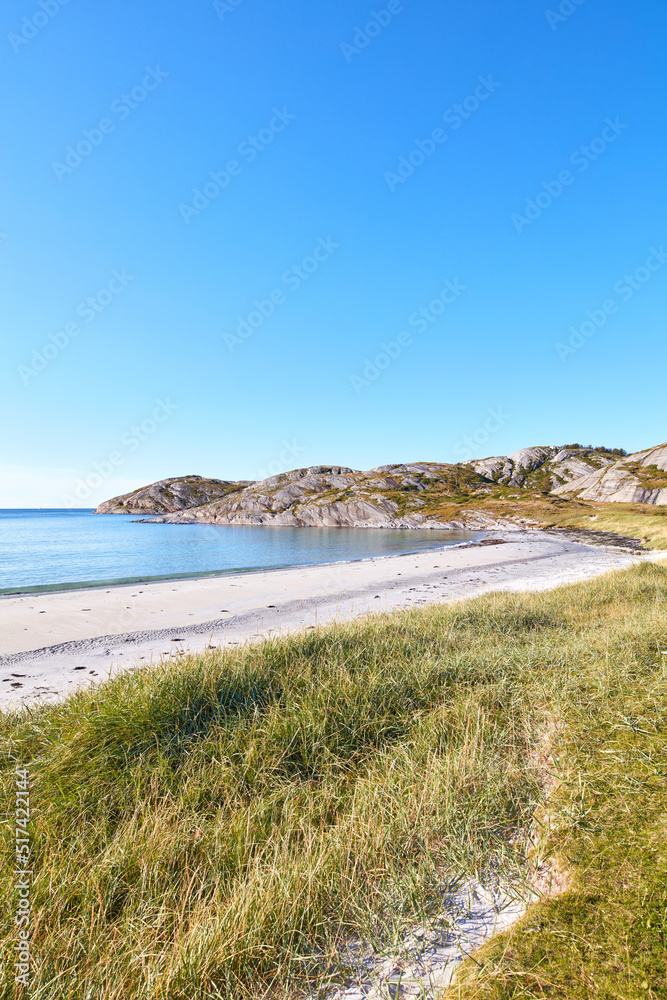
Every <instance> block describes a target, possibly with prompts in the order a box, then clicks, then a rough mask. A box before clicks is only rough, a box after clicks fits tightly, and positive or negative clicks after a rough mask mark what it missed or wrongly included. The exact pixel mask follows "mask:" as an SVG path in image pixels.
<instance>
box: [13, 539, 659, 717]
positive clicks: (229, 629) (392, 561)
mask: <svg viewBox="0 0 667 1000" xmlns="http://www.w3.org/2000/svg"><path fill="white" fill-rule="evenodd" d="M494 537H496V538H499V539H504V540H505V541H504V544H501V545H482V546H479V545H472V546H470V545H468V546H463V547H456V548H454V547H452V548H446V549H433V550H430V551H428V552H421V553H420V554H418V555H402V556H394V557H390V558H384V559H374V560H367V561H363V562H353V563H336V564H333V565H324V566H309V567H300V568H294V569H288V570H277V571H271V572H259V573H248V574H239V575H235V576H224V577H215V578H209V579H197V580H184V581H167V582H161V583H148V584H132V585H129V586H128V585H123V586H118V587H112V588H110V589H108V588H107V589H83V590H77V591H65V592H61V593H49V594H40V595H30V596H25V597H9V598H3V599H0V706H1V707H3V708H7V707H9V706H11V705H18V704H20V703H21V702H24V701H30V702H34V701H35V700H36V699H52V698H54V697H61V696H63V695H65V694H68V693H70V692H71V691H73V690H75V689H76V688H77V687H80V686H82V685H84V686H85V685H88V684H91V683H96V682H97V681H100V680H104V679H105V678H107V677H109V676H110V674H113V673H115V672H116V671H118V670H126V669H132V668H135V667H138V666H145V665H147V664H149V663H150V662H156V661H160V660H161V659H163V658H164V657H169V656H175V655H179V654H180V653H182V652H185V651H196V650H200V649H203V648H205V647H206V646H208V645H213V646H225V645H228V646H233V645H239V644H242V643H245V642H248V641H252V640H256V639H258V638H261V637H264V636H269V635H276V634H280V633H283V634H284V633H287V632H295V631H299V630H301V629H306V628H309V627H312V626H314V625H317V624H323V623H325V622H330V621H333V620H345V619H350V618H353V617H355V616H357V615H361V614H364V613H367V612H371V611H381V610H382V611H384V610H391V609H394V608H404V607H415V606H417V605H421V604H427V603H432V602H436V601H451V600H456V599H460V598H462V597H469V596H472V595H474V594H480V593H483V592H485V591H490V590H543V589H546V588H549V587H554V586H557V585H559V584H561V583H569V582H573V581H576V580H584V579H588V578H590V577H593V576H596V575H598V574H600V573H604V572H607V571H608V570H613V569H620V568H624V567H627V566H630V565H633V564H634V563H637V562H640V561H642V560H643V559H646V558H647V556H638V555H636V554H634V553H628V552H624V551H611V550H607V549H602V548H598V547H595V548H593V547H588V546H584V545H579V544H576V543H573V542H569V541H566V540H563V539H561V538H559V537H555V536H550V535H548V534H546V533H541V532H523V531H516V532H505V533H502V534H501V533H498V534H496V535H494Z"/></svg>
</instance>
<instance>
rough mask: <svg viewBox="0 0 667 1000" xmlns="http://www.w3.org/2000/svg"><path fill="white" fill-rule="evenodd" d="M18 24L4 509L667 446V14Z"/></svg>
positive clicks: (8, 149) (167, 14)
mask: <svg viewBox="0 0 667 1000" xmlns="http://www.w3.org/2000/svg"><path fill="white" fill-rule="evenodd" d="M0 19H1V21H2V30H1V31H0V73H1V79H2V92H3V94H4V95H5V99H4V100H3V102H2V110H1V111H0V115H1V118H2V134H3V156H2V160H1V161H0V170H1V172H2V186H1V191H2V195H1V197H2V205H1V207H0V276H1V281H2V295H1V301H0V329H1V335H2V357H3V365H2V373H1V376H0V377H1V382H0V406H1V407H2V411H3V420H2V427H3V433H2V449H1V452H0V506H3V507H9V506H35V507H39V506H65V505H67V503H70V502H72V498H74V500H75V501H76V502H78V503H80V505H81V506H84V507H86V506H94V505H95V504H96V503H97V502H99V501H100V500H102V499H104V498H106V497H109V496H111V495H114V494H117V493H119V492H122V491H125V490H127V489H130V488H134V487H137V486H140V485H143V484H146V483H149V482H152V481H154V480H156V479H160V478H166V477H168V476H176V475H183V474H187V473H198V474H201V475H207V476H214V477H218V478H223V479H225V478H230V479H238V478H244V479H246V478H247V479H255V478H260V477H263V476H265V475H269V474H272V473H275V472H277V471H280V470H287V469H290V468H295V467H298V466H303V465H314V464H341V465H349V466H352V467H354V468H370V467H372V466H375V465H380V464H384V463H389V462H398V461H409V460H413V461H414V460H432V461H444V462H448V461H457V460H460V459H462V458H466V457H474V456H485V455H494V454H508V453H510V452H512V451H514V450H516V449H518V448H521V447H525V446H528V445H537V444H558V443H572V442H574V441H579V442H581V443H584V444H588V443H592V444H606V445H608V446H612V447H624V448H626V449H628V450H637V449H639V448H642V447H647V446H650V445H654V444H657V443H659V442H662V441H664V440H665V439H666V438H667V420H666V417H665V360H666V357H665V355H666V347H665V343H666V341H665V325H666V320H667V308H666V306H665V301H666V300H665V290H666V288H667V218H666V212H665V207H666V199H665V135H666V126H667V101H665V84H666V67H665V51H666V48H667V30H666V29H667V9H666V8H665V5H664V2H663V0H660V2H659V0H644V2H642V3H641V4H637V3H636V0H605V2H604V3H603V2H602V0H583V2H582V0H579V2H577V0H562V2H561V3H560V5H559V4H558V3H557V2H556V0H554V2H553V3H549V2H548V0H544V2H542V0H531V2H527V0H493V2H491V0H402V2H399V0H378V2H377V3H376V4H372V3H371V2H370V0H346V2H344V3H340V2H333V0H318V2H317V3H313V2H312V0H290V2H289V3H281V4H278V3H274V2H270V0H229V2H225V0H217V2H216V3H214V2H212V0H196V2H192V0H190V2H187V3H186V2H185V0H181V2H180V3H179V2H170V3H165V2H164V0H161V2H158V0H142V2H141V3H136V2H130V0H118V2H116V3H114V4H92V3H88V4H86V3H83V2H82V0H68V2H67V3H62V2H59V0H5V3H4V4H3V9H2V14H1V15H0ZM86 483H88V485H85V484H86ZM77 490H78V493H77V492H76V491H77ZM68 498H69V499H68Z"/></svg>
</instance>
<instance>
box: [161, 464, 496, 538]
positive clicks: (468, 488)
mask: <svg viewBox="0 0 667 1000" xmlns="http://www.w3.org/2000/svg"><path fill="white" fill-rule="evenodd" d="M487 488H492V484H491V483H489V482H488V480H486V479H485V478H484V477H483V476H480V475H478V474H477V473H476V472H474V471H473V470H471V469H468V468H466V467H464V466H455V465H439V464H437V463H414V464H411V465H384V466H380V467H379V468H377V469H371V470H370V471H369V472H358V471H356V470H354V469H348V468H343V467H341V466H319V465H318V466H311V467H310V468H308V469H295V470H294V471H293V472H286V473H281V474H280V475H278V476H272V477H271V478H270V479H265V480H264V481H263V482H260V483H253V484H252V485H250V486H246V487H245V488H243V489H241V490H239V491H235V492H233V493H230V495H228V496H226V497H224V498H223V499H218V500H214V501H213V502H212V503H208V504H205V505H203V506H200V507H197V508H195V509H191V510H183V511H181V512H179V513H174V514H165V515H164V516H162V517H159V518H156V519H154V521H156V522H160V523H163V524H188V523H193V522H194V523H206V524H238V525H256V524H271V525H276V526H286V527H294V528H297V527H298V528H305V527H311V528H346V527H349V528H351V527H355V528H451V527H455V526H459V525H454V524H452V522H451V521H450V520H449V519H448V518H439V517H437V516H436V517H434V516H433V514H432V508H433V504H432V502H431V503H428V504H427V503H426V501H425V499H424V498H423V496H422V495H423V494H428V497H429V500H430V501H433V499H434V494H435V495H439V496H441V497H442V499H449V500H451V497H452V496H464V497H473V496H474V495H475V494H476V493H477V492H478V491H479V490H485V489H487ZM422 508H426V509H423V510H422Z"/></svg>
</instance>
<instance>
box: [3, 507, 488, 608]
mask: <svg viewBox="0 0 667 1000" xmlns="http://www.w3.org/2000/svg"><path fill="white" fill-rule="evenodd" d="M478 536H479V533H477V534H475V533H473V532H469V531H396V530H392V529H384V528H364V529H360V528H284V527H280V528H279V527H268V526H266V525H259V526H257V527H239V526H228V525H212V524H142V523H141V522H137V521H136V520H135V519H134V518H133V517H132V516H131V515H126V514H94V513H93V511H92V510H78V509H77V510H71V509H68V510H51V509H50V510H25V509H23V510H0V594H4V595H7V594H16V593H34V592H37V591H49V590H67V589H74V588H78V587H81V586H109V585H112V584H121V583H138V582H149V581H151V580H172V579H188V578H193V577H208V576H217V575H224V574H229V573H239V572H253V571H258V570H268V569H278V568H284V567H290V566H313V565H318V564H323V563H336V562H350V561H356V560H361V559H378V558H381V557H385V556H395V555H401V554H405V553H412V552H423V551H425V550H427V549H442V548H445V547H448V546H451V545H460V544H461V543H462V542H466V541H470V540H472V539H474V538H476V537H478Z"/></svg>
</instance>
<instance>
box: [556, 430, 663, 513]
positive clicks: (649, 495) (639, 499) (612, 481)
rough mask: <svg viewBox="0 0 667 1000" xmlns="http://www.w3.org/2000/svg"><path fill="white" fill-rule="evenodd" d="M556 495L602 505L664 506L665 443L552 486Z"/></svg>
mask: <svg viewBox="0 0 667 1000" xmlns="http://www.w3.org/2000/svg"><path fill="white" fill-rule="evenodd" d="M553 492H554V493H555V494H557V495H561V496H562V495H567V496H573V497H576V498H577V499H578V500H587V501H591V500H592V501H595V500H599V501H602V502H605V503H646V504H660V505H665V504H667V444H661V445H658V447H657V448H650V449H649V450H648V451H638V452H636V453H635V454H634V455H627V456H626V457H625V458H622V459H620V461H618V462H614V463H613V464H612V465H610V466H607V467H606V468H604V469H600V470H599V471H597V472H593V471H591V472H589V473H587V474H584V475H581V476H578V477H577V478H575V479H573V480H571V481H570V482H568V483H565V484H563V485H560V486H558V487H556V489H554V491H553Z"/></svg>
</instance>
